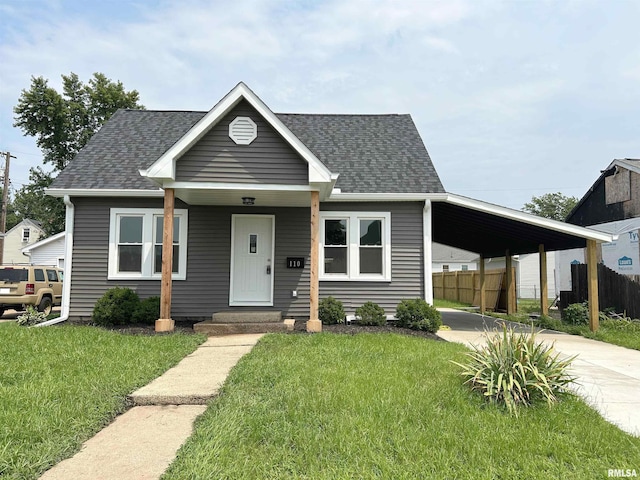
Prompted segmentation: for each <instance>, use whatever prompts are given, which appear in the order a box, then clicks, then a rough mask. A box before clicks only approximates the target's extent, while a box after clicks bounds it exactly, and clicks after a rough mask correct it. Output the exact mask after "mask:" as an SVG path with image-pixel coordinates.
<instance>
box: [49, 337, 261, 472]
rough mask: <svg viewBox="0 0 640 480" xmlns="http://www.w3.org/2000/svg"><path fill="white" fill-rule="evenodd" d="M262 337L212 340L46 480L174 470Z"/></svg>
mask: <svg viewBox="0 0 640 480" xmlns="http://www.w3.org/2000/svg"><path fill="white" fill-rule="evenodd" d="M261 337H262V334H254V335H230V336H226V337H211V338H209V339H208V340H207V341H206V342H204V343H203V344H202V345H200V346H199V347H198V348H197V349H196V351H194V352H193V353H192V354H191V355H188V356H187V357H185V358H184V359H183V360H182V361H181V362H180V363H179V364H178V365H176V366H175V367H173V368H171V369H170V370H167V371H166V372H165V373H164V374H163V375H161V376H160V377H158V378H157V379H155V380H154V381H153V382H151V383H150V384H149V385H147V386H145V387H142V388H141V389H139V390H137V391H136V392H134V393H133V394H132V395H131V400H132V401H133V402H134V405H136V406H134V407H133V408H131V409H130V410H128V411H127V412H125V413H124V414H122V415H120V416H118V417H117V418H116V419H115V420H114V421H113V422H112V423H111V424H110V425H108V426H107V427H106V428H104V429H103V430H101V431H100V432H98V434H97V435H96V436H94V437H93V438H91V439H90V440H88V441H87V442H85V443H84V444H83V445H82V448H81V449H80V451H79V452H78V453H77V454H76V455H74V456H73V457H71V458H68V459H67V460H63V461H62V462H60V463H59V464H57V465H55V466H54V467H53V468H51V469H50V470H48V471H47V472H46V473H45V474H44V475H43V476H42V477H40V478H41V479H43V480H72V479H73V480H83V479H87V480H88V479H91V480H134V479H135V480H151V479H158V478H160V476H161V475H162V474H163V473H164V471H165V470H166V469H167V468H168V467H169V465H170V464H171V462H172V461H173V459H174V458H175V456H176V453H177V451H178V449H179V448H180V447H181V446H182V444H183V443H184V442H185V441H186V440H187V438H189V436H190V435H191V433H192V432H193V422H194V421H195V419H196V418H197V417H198V416H199V415H201V414H202V413H203V412H204V411H205V410H206V408H207V407H206V403H207V402H208V401H209V400H210V399H211V398H212V397H214V396H215V395H217V393H218V391H219V389H220V387H221V386H222V384H223V383H224V381H225V380H226V378H227V375H228V374H229V371H230V370H231V368H233V366H234V365H235V364H236V363H237V362H238V360H240V358H242V356H244V355H245V354H246V353H248V352H249V351H250V350H251V349H252V348H253V346H254V345H255V344H256V343H257V342H258V340H259V339H260V338H261Z"/></svg>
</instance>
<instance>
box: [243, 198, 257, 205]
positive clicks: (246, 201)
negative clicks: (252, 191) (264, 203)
mask: <svg viewBox="0 0 640 480" xmlns="http://www.w3.org/2000/svg"><path fill="white" fill-rule="evenodd" d="M255 203H256V199H255V198H254V197H242V204H243V205H253V204H255Z"/></svg>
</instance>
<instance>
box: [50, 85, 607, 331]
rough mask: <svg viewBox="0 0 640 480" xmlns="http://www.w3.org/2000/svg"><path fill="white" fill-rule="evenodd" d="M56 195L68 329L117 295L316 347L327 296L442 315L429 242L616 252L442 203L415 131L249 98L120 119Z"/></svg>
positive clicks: (483, 206)
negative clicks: (63, 236) (301, 337)
mask: <svg viewBox="0 0 640 480" xmlns="http://www.w3.org/2000/svg"><path fill="white" fill-rule="evenodd" d="M48 193H49V194H50V195H54V196H58V197H62V198H64V202H65V205H66V208H67V213H66V232H67V242H66V252H65V269H66V280H67V281H66V282H65V292H64V300H63V308H62V316H61V320H65V319H67V318H74V319H80V320H83V319H84V320H87V319H89V318H90V316H91V313H92V309H93V306H94V303H95V301H96V300H97V299H98V298H99V297H100V296H101V295H102V294H103V293H104V292H105V291H106V290H107V289H108V288H110V287H113V286H116V285H122V286H128V287H131V288H133V289H135V290H136V291H137V292H138V294H139V295H140V296H141V297H147V296H150V295H160V296H161V313H160V317H161V318H160V319H158V321H157V322H156V329H157V330H159V331H163V330H172V329H173V321H174V319H192V320H205V319H210V318H211V316H212V314H219V313H221V312H232V313H238V314H241V313H242V312H245V313H246V312H250V313H249V316H254V317H255V316H256V314H255V313H254V312H267V313H271V314H274V315H275V316H277V317H279V316H280V314H281V315H282V316H284V317H288V318H294V319H300V320H307V329H308V330H309V331H319V330H320V329H321V328H322V327H321V323H320V321H319V320H318V301H319V298H323V297H327V296H329V295H332V296H334V297H336V298H338V299H339V300H341V301H343V302H344V304H345V308H346V311H347V313H348V314H353V312H354V310H355V308H357V307H358V306H360V305H362V304H363V303H364V302H366V301H368V300H373V301H375V302H377V303H378V304H380V305H381V306H382V307H383V308H384V309H385V310H386V312H387V313H393V312H394V311H395V307H396V305H397V304H398V302H400V301H401V300H402V299H405V298H412V297H414V298H415V297H421V298H425V299H426V300H428V301H432V285H431V283H432V281H431V271H432V266H431V262H432V249H431V242H432V241H437V242H440V243H443V244H447V245H451V246H454V247H457V248H462V249H465V250H471V251H477V252H479V254H480V255H481V256H482V258H488V257H491V256H499V255H500V254H502V255H505V252H510V254H522V253H532V252H538V251H539V250H540V249H541V248H543V247H544V248H547V249H549V250H555V249H559V248H572V247H584V246H588V247H589V249H590V251H592V250H593V248H594V245H595V244H596V243H597V242H603V241H610V240H611V237H610V236H609V235H607V234H603V233H600V232H595V231H591V230H589V229H585V228H581V227H576V226H573V225H567V224H564V223H561V222H554V221H552V220H548V219H542V218H539V217H533V216H531V215H527V214H525V213H523V212H518V211H514V210H510V209H507V208H504V207H500V206H497V205H491V204H487V203H485V202H480V201H478V200H474V199H470V198H466V197H461V196H457V195H454V194H451V193H447V192H445V190H444V188H443V186H442V183H441V182H440V179H439V177H438V174H437V173H436V170H435V168H434V166H433V164H432V162H431V159H430V157H429V154H428V153H427V150H426V148H425V146H424V144H423V142H422V139H421V138H420V135H419V133H418V131H417V129H416V126H415V125H414V123H413V120H412V119H411V117H410V116H409V115H397V114H392V115H342V114H340V115H324V114H319V115H317V114H276V113H274V112H272V111H271V110H270V109H269V107H268V106H267V105H266V104H265V103H264V102H263V101H262V100H261V99H260V98H259V97H258V96H257V95H256V94H255V93H254V92H253V91H252V90H250V89H249V88H248V87H247V86H246V85H245V84H244V83H239V84H238V85H237V86H236V87H234V88H233V89H232V90H231V91H230V92H229V93H228V94H227V95H226V96H225V97H223V98H222V99H221V100H220V101H219V102H218V103H217V104H216V105H215V106H214V107H213V108H212V109H211V110H209V111H203V112H193V111H152V110H121V111H118V112H117V113H115V114H114V115H113V116H112V117H111V119H110V120H109V121H108V122H106V123H105V125H104V126H103V127H102V128H101V129H100V131H98V132H97V133H96V134H95V135H94V136H93V137H92V138H91V140H90V141H89V143H88V144H87V145H86V146H85V147H84V148H83V149H82V150H81V151H80V152H79V153H78V155H77V156H76V157H75V158H74V160H72V161H71V162H70V163H69V165H68V166H67V167H66V168H65V169H64V170H63V171H62V172H61V173H60V174H59V176H58V177H57V178H56V180H55V181H54V182H53V184H52V185H51V187H50V189H49V190H48ZM468 231H472V232H474V235H467V234H466V232H468ZM482 265H483V264H482V262H481V272H482ZM481 308H482V307H481ZM243 321H244V320H243Z"/></svg>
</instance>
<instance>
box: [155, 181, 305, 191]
mask: <svg viewBox="0 0 640 480" xmlns="http://www.w3.org/2000/svg"><path fill="white" fill-rule="evenodd" d="M164 188H175V189H176V190H244V191H247V192H250V191H281V192H310V191H312V190H315V189H314V188H313V187H311V186H310V185H280V184H277V183H218V182H173V181H167V182H165V183H164Z"/></svg>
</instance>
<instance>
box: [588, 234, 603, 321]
mask: <svg viewBox="0 0 640 480" xmlns="http://www.w3.org/2000/svg"><path fill="white" fill-rule="evenodd" d="M587 277H588V281H587V285H588V287H589V328H590V329H591V331H592V332H595V331H596V330H598V328H599V326H600V324H599V319H598V314H599V313H600V305H598V260H597V252H596V241H595V240H587Z"/></svg>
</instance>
